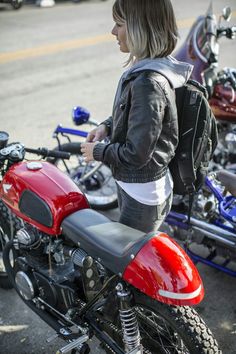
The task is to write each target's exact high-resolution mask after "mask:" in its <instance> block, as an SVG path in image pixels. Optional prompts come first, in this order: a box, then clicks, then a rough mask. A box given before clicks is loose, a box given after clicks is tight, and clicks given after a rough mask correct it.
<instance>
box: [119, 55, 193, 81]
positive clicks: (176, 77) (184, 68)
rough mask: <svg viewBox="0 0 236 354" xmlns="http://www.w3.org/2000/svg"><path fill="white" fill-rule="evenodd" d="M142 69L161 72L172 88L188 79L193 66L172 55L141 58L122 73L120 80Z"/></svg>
mask: <svg viewBox="0 0 236 354" xmlns="http://www.w3.org/2000/svg"><path fill="white" fill-rule="evenodd" d="M143 70H152V71H156V72H158V73H160V74H162V75H163V76H165V77H166V78H167V80H168V81H169V82H170V84H171V86H172V87H173V88H177V87H181V86H183V85H184V84H185V83H186V81H187V80H188V79H189V77H190V75H191V72H192V70H193V66H192V65H190V64H188V63H184V62H180V61H178V60H176V59H175V58H173V57H172V56H168V57H165V58H156V59H143V60H140V61H138V62H137V63H135V64H134V65H133V66H132V67H131V68H129V69H128V70H127V71H125V72H124V74H123V75H122V81H123V79H124V80H125V78H127V77H128V76H129V75H130V74H131V73H134V72H138V71H143Z"/></svg>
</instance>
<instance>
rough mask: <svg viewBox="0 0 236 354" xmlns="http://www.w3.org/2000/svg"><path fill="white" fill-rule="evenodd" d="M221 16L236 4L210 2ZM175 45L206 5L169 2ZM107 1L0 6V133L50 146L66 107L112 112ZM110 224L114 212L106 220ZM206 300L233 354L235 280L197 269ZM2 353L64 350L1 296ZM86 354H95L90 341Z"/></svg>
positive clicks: (204, 312) (116, 57)
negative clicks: (177, 31) (175, 26)
mask: <svg viewBox="0 0 236 354" xmlns="http://www.w3.org/2000/svg"><path fill="white" fill-rule="evenodd" d="M213 3H214V9H215V12H216V13H220V12H221V9H222V7H223V6H226V5H230V6H231V8H232V9H233V11H234V12H233V15H234V16H233V18H232V22H234V23H235V22H236V14H235V11H236V3H235V0H224V1H222V0H214V2H213ZM173 4H174V7H175V10H176V14H177V19H178V24H179V28H180V35H181V40H180V42H181V41H182V40H183V39H184V38H185V36H186V34H187V31H188V29H189V26H190V25H191V23H192V22H193V20H194V18H195V17H196V16H198V15H199V14H201V13H204V12H205V11H206V8H207V6H208V3H206V1H204V0H198V1H187V0H174V1H173ZM111 6H112V0H107V1H104V2H103V1H99V0H97V1H92V0H91V1H84V2H81V3H79V4H74V3H72V2H71V1H60V2H57V4H56V6H55V7H53V8H50V9H43V8H37V7H36V6H35V5H34V4H31V5H27V6H24V7H23V8H22V9H21V10H19V11H13V10H12V9H11V8H10V7H9V6H6V5H2V4H0V130H6V131H8V132H9V133H10V136H11V140H12V141H16V140H17V141H22V142H24V143H25V145H26V146H31V147H38V146H48V147H53V146H54V145H55V141H54V140H53V139H52V138H51V136H52V132H53V130H54V128H55V127H56V125H57V124H58V123H62V124H63V125H67V126H71V127H72V122H71V118H70V112H71V108H72V107H73V106H75V105H83V106H85V107H86V108H88V109H89V110H90V111H91V115H92V117H93V118H96V119H98V120H101V119H104V117H106V116H108V115H109V114H110V112H111V107H112V100H113V96H114V92H115V87H116V83H117V79H118V77H119V75H120V74H121V72H122V70H123V69H122V64H123V63H124V61H125V58H126V57H125V56H122V55H121V54H120V53H119V51H118V48H117V44H116V42H115V41H114V39H113V38H112V37H111V36H109V32H110V30H111V28H112V19H111ZM235 54H236V41H227V40H224V39H223V40H222V46H221V56H220V66H221V67H223V66H235ZM109 215H110V216H111V218H113V219H116V218H117V216H118V210H114V211H111V212H110V213H109ZM198 269H199V272H200V274H201V276H202V278H203V282H204V285H205V292H206V296H205V298H204V300H203V302H202V303H201V304H200V305H199V306H197V309H198V311H199V313H200V314H201V316H202V317H203V318H204V320H205V321H206V323H207V324H208V326H209V327H210V328H211V330H212V331H213V333H214V334H215V336H216V338H217V340H218V342H219V344H220V347H221V349H222V350H223V353H224V354H235V353H236V303H235V290H236V280H235V279H234V278H232V277H229V276H227V275H225V274H223V273H220V272H218V271H216V270H214V269H211V268H209V267H206V266H203V265H198ZM0 299H1V300H0V353H1V354H5V353H8V354H13V353H17V354H26V353H27V354H29V353H32V354H44V353H45V354H46V353H47V354H53V353H55V352H56V350H57V349H58V347H60V346H63V345H64V343H62V342H61V341H58V340H55V341H54V342H52V343H50V344H48V343H46V338H49V337H50V336H51V335H52V334H53V331H52V330H51V329H50V328H49V327H48V326H46V325H45V324H44V323H43V322H42V321H41V320H40V319H38V318H37V316H36V315H34V313H32V312H31V311H30V310H29V309H28V308H27V307H26V306H25V305H24V304H23V303H22V301H21V300H20V299H19V298H18V297H17V296H16V294H15V292H14V290H11V291H4V290H1V289H0ZM92 353H101V350H100V349H99V348H98V347H97V342H94V341H93V342H92Z"/></svg>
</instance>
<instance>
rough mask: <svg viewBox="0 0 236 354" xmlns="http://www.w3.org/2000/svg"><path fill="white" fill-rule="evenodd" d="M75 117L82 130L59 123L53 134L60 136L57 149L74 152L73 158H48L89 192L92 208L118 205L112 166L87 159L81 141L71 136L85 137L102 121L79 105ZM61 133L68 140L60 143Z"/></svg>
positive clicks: (107, 207) (56, 136)
mask: <svg viewBox="0 0 236 354" xmlns="http://www.w3.org/2000/svg"><path fill="white" fill-rule="evenodd" d="M72 120H73V122H74V124H75V125H76V126H81V125H83V130H79V129H73V128H68V127H63V126H62V125H58V126H57V127H56V129H55V130H54V132H53V138H55V139H56V140H57V147H56V148H55V151H67V152H69V153H70V154H71V158H70V160H69V161H65V160H63V159H59V158H54V159H52V158H50V159H48V161H49V162H51V163H52V164H54V165H56V166H57V167H58V168H59V169H61V170H62V171H64V172H65V173H67V174H68V176H70V178H72V180H73V181H74V182H75V183H76V184H77V185H78V186H79V188H80V189H81V190H82V191H83V193H84V194H85V195H86V197H87V199H88V201H89V204H90V206H91V207H92V208H93V209H97V210H108V209H112V208H116V207H117V205H118V203H117V189H116V183H115V180H114V178H113V177H112V174H111V170H110V169H109V167H108V166H106V165H104V164H103V163H101V162H97V161H93V162H89V163H85V162H84V158H83V156H82V153H81V149H80V142H78V141H76V142H72V141H71V138H70V136H76V137H79V138H82V139H84V138H86V137H87V134H88V130H91V129H92V128H94V127H96V126H98V125H99V123H98V122H97V121H95V120H93V119H91V118H90V113H89V111H88V110H87V109H85V108H83V107H80V106H76V107H74V108H73V109H72ZM86 128H87V131H86ZM62 137H63V138H65V139H66V140H67V142H66V143H61V138H62Z"/></svg>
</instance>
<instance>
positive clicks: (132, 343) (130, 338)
mask: <svg viewBox="0 0 236 354" xmlns="http://www.w3.org/2000/svg"><path fill="white" fill-rule="evenodd" d="M119 312H120V320H121V326H122V331H123V340H124V343H125V346H126V347H127V349H128V350H132V349H134V348H136V347H138V346H139V345H140V333H139V328H138V322H137V318H136V315H135V313H134V311H133V310H132V309H131V308H130V309H128V310H119Z"/></svg>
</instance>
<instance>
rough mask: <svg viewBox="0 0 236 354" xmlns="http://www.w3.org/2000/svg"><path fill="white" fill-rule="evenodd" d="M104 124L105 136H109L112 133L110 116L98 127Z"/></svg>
mask: <svg viewBox="0 0 236 354" xmlns="http://www.w3.org/2000/svg"><path fill="white" fill-rule="evenodd" d="M102 124H104V125H105V126H106V128H107V135H108V136H110V135H111V132H112V116H110V117H108V118H107V119H106V120H104V121H103V122H102V123H100V124H99V125H102Z"/></svg>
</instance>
